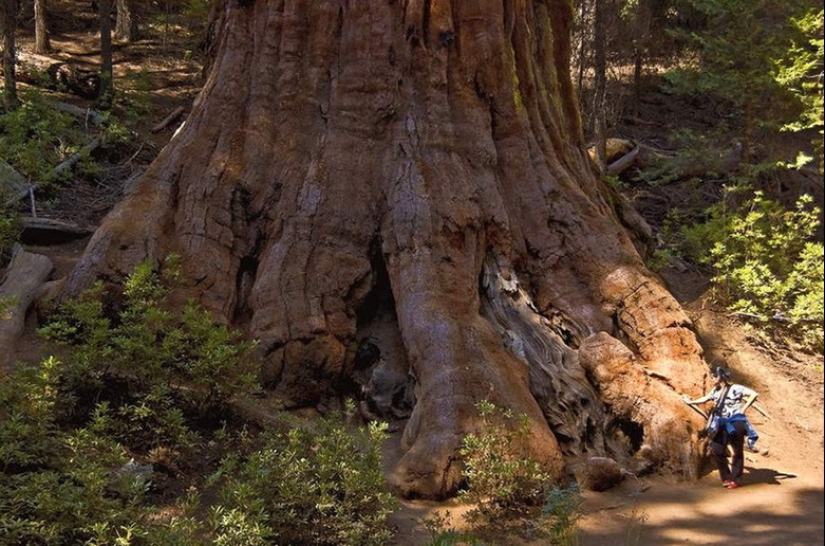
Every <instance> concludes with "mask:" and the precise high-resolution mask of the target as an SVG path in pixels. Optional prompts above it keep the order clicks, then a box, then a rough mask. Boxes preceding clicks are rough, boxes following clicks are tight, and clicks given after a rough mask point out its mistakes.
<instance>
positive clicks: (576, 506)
mask: <svg viewBox="0 0 825 546" xmlns="http://www.w3.org/2000/svg"><path fill="white" fill-rule="evenodd" d="M582 502H584V499H583V498H582V496H581V491H580V490H579V487H578V486H577V485H572V486H570V487H567V488H564V489H561V488H559V487H555V486H554V487H553V488H552V489H551V490H550V492H549V493H548V494H547V497H546V499H545V502H544V506H542V515H543V516H544V517H545V518H546V519H547V520H548V521H549V526H550V536H551V539H552V543H553V544H559V545H562V546H574V545H576V544H578V543H579V533H578V529H576V520H578V518H579V517H580V516H581V515H582V510H581V505H582Z"/></svg>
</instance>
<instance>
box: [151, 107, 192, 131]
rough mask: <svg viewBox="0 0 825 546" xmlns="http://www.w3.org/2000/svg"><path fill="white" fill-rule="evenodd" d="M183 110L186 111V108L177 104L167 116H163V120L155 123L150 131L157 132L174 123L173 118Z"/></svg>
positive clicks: (177, 116)
mask: <svg viewBox="0 0 825 546" xmlns="http://www.w3.org/2000/svg"><path fill="white" fill-rule="evenodd" d="M185 111H186V109H185V108H184V107H183V106H178V107H177V108H175V109H174V110H172V112H171V113H170V114H169V115H168V116H166V117H165V118H163V121H161V122H160V123H158V124H157V125H155V126H154V127H152V132H153V133H159V132H161V131H163V130H164V129H166V128H167V127H168V126H169V125H171V124H172V123H174V122H175V120H177V119H178V118H180V117H181V116H182V115H183V113H184V112H185Z"/></svg>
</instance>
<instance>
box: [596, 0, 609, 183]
mask: <svg viewBox="0 0 825 546" xmlns="http://www.w3.org/2000/svg"><path fill="white" fill-rule="evenodd" d="M593 11H594V14H593V19H594V23H593V26H594V31H593V38H594V39H593V48H594V55H595V77H596V79H595V83H594V86H593V136H594V138H595V140H596V166H597V167H598V168H599V172H600V173H601V174H604V173H605V172H606V170H607V167H606V156H607V151H606V149H605V148H606V142H607V134H606V132H607V111H606V109H607V103H606V101H605V95H606V94H607V57H606V52H605V47H606V46H605V42H606V41H607V35H606V34H607V33H606V28H605V9H604V2H603V1H601V2H598V1H597V2H596V3H595V6H594V8H593Z"/></svg>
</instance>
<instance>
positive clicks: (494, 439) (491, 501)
mask: <svg viewBox="0 0 825 546" xmlns="http://www.w3.org/2000/svg"><path fill="white" fill-rule="evenodd" d="M476 407H477V409H478V411H479V414H480V415H481V418H482V427H481V431H480V432H479V434H469V435H467V436H466V437H465V439H464V442H463V445H462V447H461V449H460V454H461V456H462V457H463V458H464V464H465V469H464V477H465V478H466V479H467V482H468V487H467V489H465V490H464V491H462V492H461V497H462V498H464V499H465V500H468V501H470V502H472V503H473V504H474V505H475V508H474V509H473V510H471V512H470V513H469V514H468V517H469V519H470V520H471V521H473V520H475V521H481V522H491V523H493V522H497V521H501V520H504V519H506V518H507V517H510V516H512V515H514V514H517V513H519V512H521V511H523V509H525V508H526V507H529V506H531V505H536V504H538V503H539V502H540V501H541V498H542V497H543V495H544V493H545V491H546V490H547V488H548V487H549V484H550V477H549V475H547V474H546V473H545V472H543V471H542V470H541V467H540V466H539V464H538V463H537V462H536V461H533V460H531V459H529V458H525V457H522V456H521V454H520V452H519V450H518V447H517V446H519V445H520V444H522V443H523V439H524V437H525V436H526V435H528V434H529V433H530V431H529V428H528V423H527V417H526V416H524V415H522V416H519V417H518V418H516V417H514V416H513V414H512V412H511V411H509V410H503V409H501V408H498V407H497V406H495V405H494V404H492V403H491V402H489V401H486V400H484V401H481V402H479V403H478V404H477V406H476Z"/></svg>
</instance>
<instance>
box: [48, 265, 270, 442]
mask: <svg viewBox="0 0 825 546" xmlns="http://www.w3.org/2000/svg"><path fill="white" fill-rule="evenodd" d="M177 275H178V267H177V263H176V258H175V257H174V256H173V257H170V258H169V259H167V260H166V262H165V264H164V267H163V268H162V271H160V272H157V271H155V270H153V268H152V266H151V264H150V263H148V262H145V263H143V264H141V265H139V266H138V267H137V268H136V269H135V271H134V272H133V273H132V274H131V275H130V277H129V278H128V280H127V281H126V283H125V286H124V293H123V297H124V301H123V304H122V307H121V308H120V309H119V310H118V311H117V312H115V313H114V314H111V315H110V314H108V313H107V309H105V306H104V303H103V302H104V296H105V294H104V290H103V286H102V285H101V284H98V285H96V286H95V287H94V288H92V289H91V290H89V291H87V292H86V293H84V294H82V295H81V296H80V297H79V298H77V299H74V300H71V301H68V302H66V303H65V304H64V305H62V306H61V307H60V308H59V309H58V310H57V311H56V312H55V313H54V314H53V316H52V317H51V319H50V320H49V322H48V324H47V325H46V326H44V327H43V328H41V329H40V332H41V333H42V334H43V335H45V336H46V337H47V338H48V339H51V340H52V341H54V342H56V343H58V344H59V345H63V346H66V347H68V349H69V359H68V362H69V365H68V366H66V367H65V368H64V369H63V370H62V375H61V385H60V386H61V392H62V393H63V394H64V397H63V398H64V399H63V404H62V405H61V408H62V409H63V411H64V413H66V418H70V419H80V420H83V419H84V418H86V416H88V415H90V414H91V413H92V412H96V413H97V414H99V415H106V416H107V417H108V419H107V420H106V423H107V433H109V434H111V435H112V436H113V437H115V438H117V439H119V440H121V441H123V442H126V443H128V444H129V445H140V446H143V447H144V449H152V448H156V447H160V446H164V447H168V448H171V449H177V448H179V447H186V446H189V445H191V444H192V443H193V442H194V441H195V439H196V435H195V434H194V433H193V432H192V426H191V425H192V424H193V421H194V420H198V421H200V422H205V423H210V422H211V423H218V422H219V421H220V419H219V418H220V417H221V416H222V415H223V414H224V413H225V411H226V406H227V404H228V401H229V399H230V398H232V397H233V396H235V395H237V394H239V393H246V392H249V391H251V390H253V389H255V388H256V385H257V381H256V375H255V370H254V363H253V362H252V360H251V359H250V358H249V355H250V351H251V350H252V348H253V346H254V344H252V343H250V342H243V341H241V339H240V336H239V335H238V334H237V333H234V332H232V331H230V330H229V329H228V328H226V327H225V326H222V325H215V324H214V321H213V320H212V318H211V316H210V315H209V313H208V312H206V311H205V310H203V309H201V308H199V307H198V306H197V305H196V304H194V303H192V302H189V303H187V304H186V305H185V306H184V307H183V309H178V310H169V309H166V308H165V307H164V302H165V298H166V296H167V295H168V293H169V291H170V289H171V287H172V286H173V285H174V282H175V278H176V276H177ZM89 400H98V401H100V402H102V403H99V404H97V405H96V406H90V405H89V402H88V401H89Z"/></svg>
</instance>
